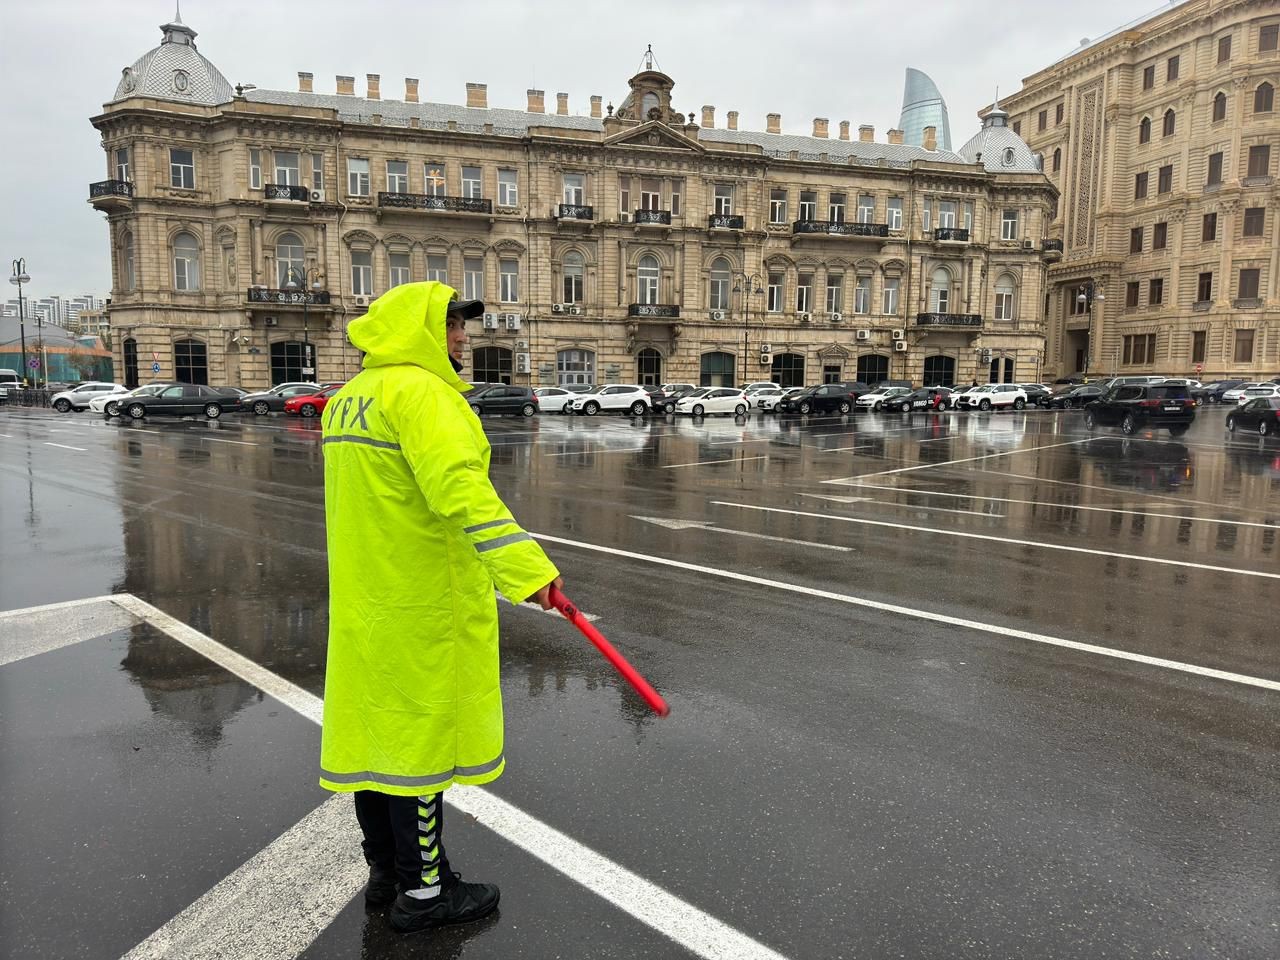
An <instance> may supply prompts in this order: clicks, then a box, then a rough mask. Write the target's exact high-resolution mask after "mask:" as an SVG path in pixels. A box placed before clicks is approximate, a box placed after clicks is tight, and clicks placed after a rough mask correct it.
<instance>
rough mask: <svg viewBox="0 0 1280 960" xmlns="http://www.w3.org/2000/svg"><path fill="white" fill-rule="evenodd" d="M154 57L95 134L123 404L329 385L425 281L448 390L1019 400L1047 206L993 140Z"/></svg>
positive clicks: (183, 34) (660, 89) (188, 53)
mask: <svg viewBox="0 0 1280 960" xmlns="http://www.w3.org/2000/svg"><path fill="white" fill-rule="evenodd" d="M161 30H162V31H163V42H162V43H161V44H160V46H158V47H156V48H155V49H153V50H151V51H150V52H149V53H147V54H146V55H145V56H143V57H142V58H141V59H139V60H138V61H137V62H136V63H135V64H134V65H133V66H132V67H129V68H127V69H125V70H124V72H123V75H122V77H121V80H120V83H119V87H118V89H117V90H116V93H115V96H114V97H113V99H112V100H111V101H110V103H108V104H107V105H106V106H105V108H104V110H103V112H102V113H101V114H100V115H99V116H97V117H94V118H93V123H94V125H95V127H97V129H98V130H99V131H100V132H101V134H102V142H103V147H104V149H105V152H106V161H107V167H108V176H109V179H107V180H105V181H103V182H101V183H95V184H93V185H92V186H91V187H90V202H91V203H92V204H93V205H94V206H95V207H96V208H98V209H99V210H102V211H104V212H105V213H106V214H107V219H108V223H109V229H110V237H111V248H112V263H113V270H114V277H113V292H112V302H111V306H110V311H111V326H112V328H113V330H114V331H115V337H114V344H115V350H116V353H117V358H118V362H119V363H120V364H121V366H120V368H119V369H121V370H123V371H125V378H126V379H127V380H129V381H134V380H136V379H138V378H139V377H141V379H143V380H146V379H149V378H150V377H151V376H152V373H151V371H152V370H156V371H157V372H156V374H155V375H156V376H163V377H169V376H176V377H177V378H179V379H190V380H206V379H207V380H208V381H209V382H217V383H229V384H236V385H243V386H246V387H258V386H263V385H266V384H269V383H272V382H279V381H283V380H286V379H299V378H302V377H311V376H315V377H316V378H318V379H322V380H328V379H343V378H346V377H349V376H351V375H353V374H354V373H355V372H356V371H357V370H358V368H359V356H358V354H357V352H356V351H355V350H354V348H353V347H352V346H351V345H350V343H349V342H348V341H347V339H346V336H345V330H346V325H347V323H348V322H349V321H350V320H351V319H353V318H354V317H355V316H358V315H359V314H360V313H361V312H362V311H363V310H364V309H365V308H366V307H367V305H368V303H369V301H370V300H372V299H373V298H375V297H377V296H378V295H379V294H380V293H382V292H384V291H385V290H387V289H388V288H389V287H391V286H393V285H395V284H398V283H403V282H405V281H409V280H423V279H441V280H447V281H448V282H449V283H450V284H451V285H453V286H455V287H457V288H458V290H459V291H460V292H461V293H462V294H463V295H464V296H468V297H472V296H478V297H482V298H483V299H484V300H485V302H486V304H488V309H489V311H490V313H489V315H487V316H486V318H485V320H484V322H483V325H481V324H477V327H476V329H475V330H474V331H473V334H472V357H471V360H472V363H471V371H472V372H471V375H472V376H473V377H474V378H475V379H487V380H498V379H504V380H506V379H510V380H512V381H514V382H517V383H521V382H523V383H532V384H533V385H542V384H552V383H556V382H586V381H594V382H605V381H611V380H620V381H626V382H634V381H641V382H646V383H656V382H664V381H692V382H695V383H697V382H701V383H705V384H711V383H737V382H742V381H744V380H757V379H764V380H767V379H774V380H778V381H780V382H783V383H801V382H807V383H813V382H821V381H823V380H836V379H854V378H858V379H863V380H872V381H874V380H880V379H885V378H889V377H892V378H895V379H910V380H912V381H915V382H917V383H918V382H921V381H925V382H939V383H952V382H961V381H962V382H967V381H969V380H970V379H978V380H982V381H986V380H988V379H1000V380H1012V379H1019V380H1029V379H1034V378H1038V377H1039V376H1040V375H1041V370H1042V364H1043V330H1042V310H1041V303H1042V300H1043V296H1044V285H1045V274H1046V267H1045V261H1044V251H1043V249H1042V243H1041V240H1042V238H1043V237H1044V236H1045V232H1046V229H1047V226H1048V218H1049V215H1050V211H1051V209H1052V207H1053V204H1054V202H1055V198H1056V196H1057V193H1056V190H1055V189H1054V187H1053V185H1052V184H1051V183H1050V182H1049V181H1048V179H1047V178H1046V177H1045V176H1044V175H1043V174H1042V173H1041V172H1040V171H1039V169H1038V166H1037V162H1036V158H1035V157H1034V156H1033V155H1032V154H1031V152H1030V150H1029V148H1028V147H1027V146H1026V144H1024V143H1023V142H1022V141H1021V140H1020V139H1018V138H1017V137H1016V136H1014V135H1013V134H1012V131H1010V130H1009V129H1008V128H1005V127H1003V121H1002V119H1001V118H1000V117H999V116H997V117H992V118H988V120H987V123H986V125H985V126H984V129H983V131H982V132H981V133H979V134H978V135H977V136H975V137H974V138H973V139H972V140H971V141H970V142H969V143H968V144H966V145H965V147H963V148H961V150H960V151H959V152H950V151H946V150H941V149H938V148H937V144H936V142H935V140H934V138H933V135H932V132H929V134H928V138H927V140H926V142H925V144H924V145H923V146H919V147H916V146H910V145H905V144H903V143H902V142H901V141H902V137H901V134H900V132H898V131H890V132H889V135H888V142H875V139H874V131H873V130H872V129H871V128H870V127H862V128H859V130H858V131H857V135H856V136H854V137H852V138H851V137H850V134H849V124H848V123H847V122H843V123H841V124H840V126H839V133H838V135H837V136H831V135H830V132H829V130H828V121H827V120H826V119H821V118H819V119H816V120H814V122H813V135H812V136H808V137H797V136H789V135H784V134H782V133H781V132H780V130H781V118H780V117H779V116H777V115H776V114H770V115H769V117H768V123H767V130H766V131H765V132H752V131H747V130H743V129H739V126H738V116H737V114H736V113H733V112H730V113H729V114H728V116H727V124H726V125H725V126H723V127H721V126H717V124H716V118H715V110H714V108H713V107H710V106H706V107H702V109H701V112H700V114H699V115H697V116H695V115H694V114H693V113H681V112H679V111H678V110H677V107H676V105H675V104H674V103H673V102H672V88H673V86H674V82H673V80H672V79H671V78H670V77H669V76H667V75H665V74H663V73H661V72H659V71H658V70H657V69H656V68H655V67H654V66H653V64H652V62H651V61H650V62H649V63H647V64H646V65H645V68H644V69H642V71H641V72H640V73H638V74H637V75H636V76H634V77H632V78H631V79H630V81H629V82H628V89H627V90H625V91H623V95H622V96H621V97H620V98H619V103H618V106H617V108H616V109H615V108H614V107H613V105H612V104H609V105H608V107H607V108H606V107H605V106H604V98H603V97H598V96H597V97H592V98H591V107H590V115H589V116H578V115H573V114H571V113H570V111H569V104H568V97H567V96H566V95H564V94H559V95H557V98H556V104H555V106H554V109H553V110H548V109H547V105H546V104H545V102H544V94H543V92H542V91H540V90H530V91H529V93H528V103H527V104H526V109H524V110H509V109H499V108H494V107H490V106H489V105H488V102H487V90H486V87H485V85H484V84H479V83H470V84H467V102H466V106H452V105H447V104H441V103H428V102H423V101H422V100H421V99H420V93H422V92H423V91H420V88H419V83H418V81H417V80H415V79H407V80H405V81H404V87H403V91H402V94H403V97H402V99H389V98H387V99H384V98H383V92H384V91H383V90H382V89H381V82H380V78H379V77H378V76H376V75H369V76H368V77H367V85H366V87H365V95H364V96H363V97H358V96H356V92H355V81H354V78H352V77H338V78H337V81H336V91H335V92H334V93H332V94H324V93H317V92H315V91H314V89H313V78H312V76H311V75H310V74H307V73H300V74H299V75H298V77H299V84H298V90H297V91H274V90H263V89H254V88H250V87H248V86H245V87H242V88H241V87H237V88H234V89H233V88H232V87H231V86H230V84H228V82H227V81H226V80H225V79H224V78H223V77H222V75H221V74H220V73H219V72H218V71H217V69H216V68H215V67H214V66H213V65H212V64H211V63H210V62H209V61H208V60H207V59H205V58H204V57H203V56H202V55H201V54H200V53H198V52H197V50H196V47H195V42H194V41H195V36H196V35H195V32H194V31H193V30H191V29H190V28H189V27H187V26H185V25H184V24H182V23H180V22H174V23H169V24H166V25H164V26H163V27H162V28H161ZM397 92H398V93H399V92H401V91H397ZM429 92H430V93H432V94H438V93H439V91H429ZM996 141H998V146H997V145H996ZM309 353H310V356H311V357H313V360H310V361H309V360H308V359H307V356H308V354H309Z"/></svg>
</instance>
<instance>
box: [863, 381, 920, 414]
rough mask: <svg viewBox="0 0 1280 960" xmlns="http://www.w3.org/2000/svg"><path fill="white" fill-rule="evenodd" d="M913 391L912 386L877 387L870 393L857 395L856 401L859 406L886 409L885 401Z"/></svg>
mask: <svg viewBox="0 0 1280 960" xmlns="http://www.w3.org/2000/svg"><path fill="white" fill-rule="evenodd" d="M910 392H911V387H909V386H907V387H877V388H875V389H873V390H872V391H871V392H870V393H864V394H862V396H860V397H857V398H856V399H855V400H854V403H855V404H856V405H857V406H859V407H867V408H869V409H871V410H882V409H884V402H885V401H886V400H889V399H892V398H893V397H905V396H906V395H907V394H908V393H910Z"/></svg>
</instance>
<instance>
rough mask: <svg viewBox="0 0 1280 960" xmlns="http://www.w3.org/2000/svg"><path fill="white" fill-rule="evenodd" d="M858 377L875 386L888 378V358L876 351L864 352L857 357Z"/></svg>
mask: <svg viewBox="0 0 1280 960" xmlns="http://www.w3.org/2000/svg"><path fill="white" fill-rule="evenodd" d="M858 379H859V380H861V381H862V382H863V383H867V384H870V385H871V386H875V385H876V384H877V383H879V382H880V381H881V380H888V379H889V358H888V357H885V356H881V355H880V354H878V353H864V354H863V355H862V356H860V357H859V358H858Z"/></svg>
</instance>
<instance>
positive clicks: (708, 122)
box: [702, 104, 716, 130]
mask: <svg viewBox="0 0 1280 960" xmlns="http://www.w3.org/2000/svg"><path fill="white" fill-rule="evenodd" d="M702 125H703V126H704V127H706V128H707V129H708V130H713V129H715V125H716V108H715V107H713V106H711V105H710V104H704V105H703V107H702Z"/></svg>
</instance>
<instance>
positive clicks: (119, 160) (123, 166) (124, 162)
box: [116, 147, 133, 183]
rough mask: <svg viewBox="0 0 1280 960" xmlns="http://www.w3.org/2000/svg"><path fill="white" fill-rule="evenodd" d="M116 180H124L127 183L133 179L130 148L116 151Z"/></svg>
mask: <svg viewBox="0 0 1280 960" xmlns="http://www.w3.org/2000/svg"><path fill="white" fill-rule="evenodd" d="M116 179H117V180H123V181H125V182H126V183H128V182H130V181H131V180H132V179H133V178H132V177H130V176H129V148H128V147H124V148H123V149H121V150H117V151H116Z"/></svg>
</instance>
